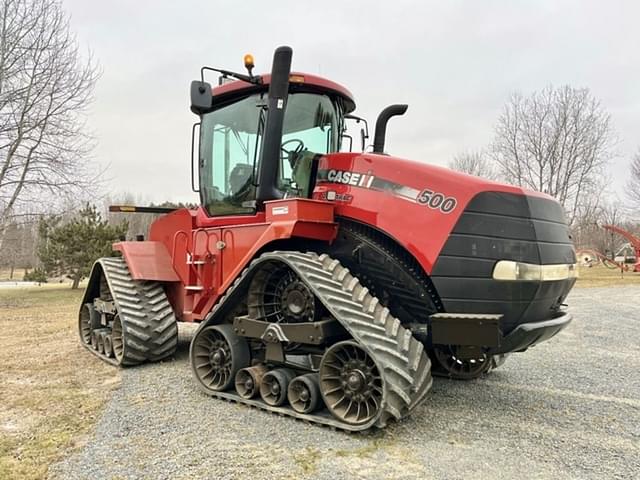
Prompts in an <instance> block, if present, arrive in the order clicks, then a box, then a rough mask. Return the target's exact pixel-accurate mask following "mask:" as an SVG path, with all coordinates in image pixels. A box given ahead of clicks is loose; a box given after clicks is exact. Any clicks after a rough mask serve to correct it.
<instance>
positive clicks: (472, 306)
mask: <svg viewBox="0 0 640 480" xmlns="http://www.w3.org/2000/svg"><path fill="white" fill-rule="evenodd" d="M498 260H513V261H517V262H525V263H534V264H541V265H551V264H566V263H575V262H576V256H575V251H574V248H573V244H572V242H571V238H570V235H569V229H568V227H567V225H566V222H565V219H564V212H563V211H562V207H561V206H560V204H558V203H557V202H555V201H553V200H549V199H545V198H540V197H531V196H525V195H515V194H510V193H502V192H483V193H480V194H478V195H477V196H476V197H474V198H473V200H472V201H471V202H470V203H469V204H468V205H467V207H466V209H465V211H464V212H463V214H462V215H461V217H460V219H459V220H458V222H457V224H456V226H455V227H454V229H453V231H452V232H451V234H450V235H449V238H448V240H447V242H446V243H445V245H444V247H443V249H442V251H441V252H440V256H439V257H438V260H437V262H436V263H435V265H434V268H433V272H432V280H433V283H434V285H435V287H436V290H437V291H438V294H439V295H440V298H441V299H442V302H443V305H444V308H445V310H446V311H447V312H452V313H493V314H495V313H501V314H503V315H504V317H503V321H502V329H503V333H505V334H507V333H509V332H510V331H511V330H513V328H515V327H516V326H517V325H519V324H521V323H526V322H532V321H542V320H548V319H549V318H552V317H553V316H554V314H555V313H556V312H557V309H558V307H559V304H560V303H561V302H562V301H563V300H564V297H565V296H566V295H567V293H569V290H570V289H571V287H572V286H573V283H574V282H575V279H569V280H560V281H554V282H515V281H497V280H494V279H493V278H492V273H493V268H494V266H495V264H496V262H497V261H498Z"/></svg>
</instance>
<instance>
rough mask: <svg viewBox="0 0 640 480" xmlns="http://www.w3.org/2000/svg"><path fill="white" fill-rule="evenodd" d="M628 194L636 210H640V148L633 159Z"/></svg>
mask: <svg viewBox="0 0 640 480" xmlns="http://www.w3.org/2000/svg"><path fill="white" fill-rule="evenodd" d="M627 196H628V197H629V199H630V200H631V203H632V208H633V209H634V211H635V212H637V211H638V210H640V149H639V150H638V152H637V153H636V154H635V156H634V157H633V160H632V161H631V175H630V178H629V182H628V183H627Z"/></svg>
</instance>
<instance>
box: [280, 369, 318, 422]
mask: <svg viewBox="0 0 640 480" xmlns="http://www.w3.org/2000/svg"><path fill="white" fill-rule="evenodd" d="M287 399H288V400H289V403H290V404H291V407H293V409H294V410H295V411H296V412H298V413H311V412H313V411H315V410H316V409H317V408H318V405H319V404H320V403H321V401H322V400H321V399H320V386H319V384H318V375H317V374H315V373H307V374H306V375H300V376H299V377H296V378H294V379H293V380H291V382H290V383H289V388H288V389H287Z"/></svg>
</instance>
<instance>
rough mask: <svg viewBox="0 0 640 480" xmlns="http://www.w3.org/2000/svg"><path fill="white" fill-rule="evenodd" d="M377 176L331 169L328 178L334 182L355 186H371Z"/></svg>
mask: <svg viewBox="0 0 640 480" xmlns="http://www.w3.org/2000/svg"><path fill="white" fill-rule="evenodd" d="M375 178H376V177H375V176H373V175H369V174H366V173H357V172H349V171H348V170H329V172H327V180H328V181H330V182H333V183H343V184H345V185H353V186H354V187H364V188H371V184H372V183H373V181H374V180H375Z"/></svg>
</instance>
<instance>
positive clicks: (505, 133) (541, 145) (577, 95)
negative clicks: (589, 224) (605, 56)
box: [492, 86, 615, 224]
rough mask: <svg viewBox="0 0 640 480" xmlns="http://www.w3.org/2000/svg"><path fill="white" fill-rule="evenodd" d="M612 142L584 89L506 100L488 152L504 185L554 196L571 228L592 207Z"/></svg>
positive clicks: (550, 90) (609, 130)
mask: <svg viewBox="0 0 640 480" xmlns="http://www.w3.org/2000/svg"><path fill="white" fill-rule="evenodd" d="M614 143H615V138H614V133H613V131H612V128H611V125H610V119H609V115H608V114H607V113H606V112H605V111H604V110H603V108H602V107H601V105H600V103H599V102H598V101H597V100H596V99H595V98H593V96H592V95H591V93H590V92H589V90H588V89H586V88H584V89H576V88H572V87H569V86H564V87H560V88H552V87H547V88H545V89H544V90H542V91H540V92H535V93H533V94H532V95H531V96H529V97H523V96H521V95H519V94H514V95H512V96H511V98H510V99H509V101H508V102H507V104H506V105H505V107H504V110H503V113H502V115H501V116H500V118H499V120H498V125H497V127H496V137H495V140H494V143H493V146H492V152H493V155H494V158H495V159H496V161H497V163H498V165H499V166H500V171H501V172H500V173H501V174H502V175H503V176H504V178H505V179H506V180H507V181H510V182H512V183H514V184H517V185H520V186H523V187H527V188H531V189H534V190H539V191H542V192H545V193H548V194H550V195H552V196H554V197H555V198H557V199H558V201H559V202H560V203H561V204H562V205H563V206H564V208H565V210H566V212H567V216H568V220H569V222H570V223H571V224H573V223H574V222H575V221H576V219H577V218H578V217H580V216H582V215H584V214H585V212H584V210H585V209H587V210H593V208H594V206H597V203H598V201H599V197H600V194H601V190H602V187H603V184H604V182H605V181H604V171H605V167H606V165H607V163H608V162H609V160H610V159H611V157H612V148H613V146H614Z"/></svg>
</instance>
